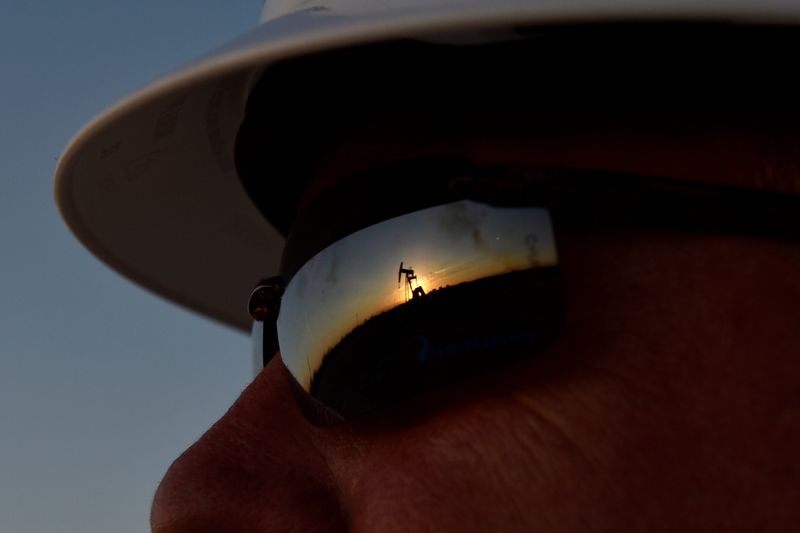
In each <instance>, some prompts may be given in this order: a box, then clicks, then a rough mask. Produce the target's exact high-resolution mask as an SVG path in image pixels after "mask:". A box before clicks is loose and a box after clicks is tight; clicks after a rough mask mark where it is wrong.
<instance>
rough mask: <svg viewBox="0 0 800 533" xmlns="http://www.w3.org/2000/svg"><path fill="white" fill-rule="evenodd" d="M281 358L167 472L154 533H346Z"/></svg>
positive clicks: (153, 521)
mask: <svg viewBox="0 0 800 533" xmlns="http://www.w3.org/2000/svg"><path fill="white" fill-rule="evenodd" d="M285 373H286V370H285V368H284V367H283V363H282V361H281V360H280V356H276V357H275V358H274V359H273V360H272V361H271V362H270V364H269V365H268V366H267V367H266V368H265V369H264V370H263V371H262V372H261V373H260V374H259V375H258V376H257V378H256V379H255V380H254V381H253V383H252V384H251V385H250V386H248V387H247V389H245V391H244V392H243V393H242V395H241V396H240V397H239V399H238V400H237V401H236V403H234V405H233V406H232V407H231V409H230V410H229V411H228V412H227V413H226V414H225V415H224V416H223V417H222V418H221V419H220V420H219V421H218V422H217V423H215V424H214V425H213V426H212V427H211V429H209V430H208V432H206V434H205V435H203V436H202V437H201V438H200V439H199V440H198V441H197V442H196V443H195V444H194V445H192V446H191V447H190V448H189V449H188V450H187V451H186V452H184V453H183V454H182V455H181V456H180V457H179V458H178V459H176V460H175V462H174V463H173V464H172V466H171V467H170V468H169V470H168V471H167V473H166V475H165V476H164V479H163V480H162V481H161V484H160V485H159V487H158V490H157V491H156V495H155V499H154V502H153V507H152V510H151V527H152V529H153V531H154V532H155V533H182V532H189V531H191V532H193V533H197V532H204V531H208V532H210V531H226V532H238V531H242V532H244V531H247V532H258V531H308V532H312V533H313V532H324V533H338V532H344V531H347V519H346V516H345V513H344V512H343V510H342V509H343V506H342V504H341V502H340V498H339V493H338V489H337V487H336V485H335V483H334V481H333V479H332V477H331V474H330V471H329V469H328V466H327V463H326V461H325V454H324V453H323V452H324V450H322V449H321V446H322V445H321V444H320V439H319V438H318V435H316V433H317V432H318V430H317V429H316V428H315V427H314V426H313V425H311V424H309V423H308V422H307V421H306V419H305V418H304V416H303V415H302V413H301V412H300V411H299V409H298V407H297V405H296V403H295V401H294V398H293V393H292V391H291V388H290V385H289V383H288V381H286V377H285Z"/></svg>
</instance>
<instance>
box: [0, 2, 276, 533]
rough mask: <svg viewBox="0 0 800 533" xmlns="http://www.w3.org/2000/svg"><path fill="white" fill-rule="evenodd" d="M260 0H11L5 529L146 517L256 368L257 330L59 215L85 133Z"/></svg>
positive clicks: (137, 524)
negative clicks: (133, 276) (110, 258)
mask: <svg viewBox="0 0 800 533" xmlns="http://www.w3.org/2000/svg"><path fill="white" fill-rule="evenodd" d="M260 9H261V1H260V0H234V1H232V2H212V1H209V0H192V1H188V0H174V1H171V2H162V1H157V0H137V1H136V2H108V1H101V0H78V1H69V2H64V1H55V0H46V1H31V0H4V1H3V3H2V9H0V72H2V76H0V146H1V147H2V149H0V246H2V248H0V250H2V252H0V276H1V277H0V280H1V281H0V284H1V285H0V288H1V289H2V292H0V294H2V298H0V427H2V433H0V531H9V532H15V533H25V532H31V533H33V532H35V533H42V532H48V531H53V532H59V533H69V532H76V533H77V532H80V533H88V532H98V533H100V532H102V533H105V532H109V531H113V532H116V533H127V532H143V531H148V523H147V519H148V512H149V505H150V500H151V498H152V495H153V491H154V490H155V487H156V484H157V483H158V481H159V479H160V477H161V475H162V473H163V472H164V471H165V469H166V468H167V466H168V465H169V463H170V462H171V461H172V460H173V459H174V458H175V457H176V456H177V455H178V454H179V453H180V452H181V451H182V450H183V449H184V448H185V447H186V446H187V445H189V444H190V443H191V442H192V441H193V440H194V439H196V438H197V437H198V436H199V435H200V434H201V433H202V432H203V431H205V429H207V428H208V426H209V425H210V424H211V423H212V422H213V421H214V420H215V419H216V418H218V417H219V416H220V415H221V414H222V413H223V412H224V411H225V409H226V408H227V407H228V406H229V405H230V403H231V402H232V401H233V400H234V399H235V397H236V396H237V395H238V393H239V392H240V391H241V390H242V388H243V387H244V386H245V385H246V384H247V382H248V381H249V380H250V378H251V366H250V359H249V354H250V342H249V339H248V338H247V337H246V336H244V335H241V334H238V333H235V332H233V331H231V330H229V329H227V328H224V327H221V326H218V325H215V324H212V323H210V322H208V321H207V320H205V319H202V318H200V317H199V316H197V315H193V314H190V313H188V312H186V311H184V310H181V309H178V308H177V307H175V306H173V305H172V304H169V303H167V302H165V301H164V300H161V299H159V298H157V297H156V296H153V295H152V294H149V293H146V292H145V291H143V290H141V289H139V288H138V287H136V286H134V285H133V284H131V283H130V282H128V281H127V280H125V279H123V278H121V277H120V276H119V275H118V274H116V273H114V272H112V271H111V270H109V269H108V268H107V267H105V266H104V265H102V264H101V263H100V262H99V261H98V260H97V259H95V258H94V257H92V256H91V255H90V254H89V253H88V252H87V251H85V250H84V249H83V248H82V247H81V245H80V244H79V243H78V242H77V240H75V239H74V238H73V237H72V235H71V234H70V233H69V232H68V230H67V229H66V227H65V226H64V224H63V223H62V222H61V220H60V218H59V215H58V212H57V210H56V207H55V205H54V202H53V193H52V174H53V170H54V168H55V164H56V161H57V158H58V156H59V154H60V153H61V151H62V150H63V148H64V147H65V145H66V144H67V142H68V141H69V139H70V138H71V137H72V135H73V134H74V133H75V132H76V131H77V130H78V129H79V128H80V127H81V126H83V124H84V123H86V122H87V121H88V120H89V119H90V118H92V116H94V115H95V114H96V113H98V112H99V111H101V110H102V109H103V108H105V107H106V106H108V105H110V104H112V103H113V102H115V101H116V100H118V99H119V98H122V97H124V96H125V95H126V94H128V93H129V92H131V91H133V90H134V89H137V88H139V87H140V86H142V85H143V84H145V83H147V82H148V81H150V80H153V79H155V78H157V77H158V76H160V75H162V74H164V73H167V72H168V71H170V70H172V69H175V68H177V67H179V66H181V65H182V64H184V63H186V62H188V61H190V60H191V59H193V58H194V57H196V56H199V55H202V54H204V53H205V52H206V51H208V50H210V49H212V48H214V47H215V46H217V45H219V44H222V43H224V42H225V41H226V40H228V39H231V38H233V37H235V36H236V35H238V34H239V33H241V32H243V31H245V30H246V29H248V28H251V27H253V26H255V25H256V24H257V22H258V17H259V11H260Z"/></svg>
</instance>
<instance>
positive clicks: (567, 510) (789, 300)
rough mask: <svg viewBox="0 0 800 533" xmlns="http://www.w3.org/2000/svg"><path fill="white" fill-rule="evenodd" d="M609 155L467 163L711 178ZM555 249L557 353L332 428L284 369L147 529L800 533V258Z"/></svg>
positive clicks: (207, 442)
mask: <svg viewBox="0 0 800 533" xmlns="http://www.w3.org/2000/svg"><path fill="white" fill-rule="evenodd" d="M656 141H658V142H656ZM684 141H685V139H684ZM604 142H608V141H607V140H606V141H603V140H598V141H597V142H596V143H593V144H592V145H591V146H589V145H583V148H584V149H583V150H579V149H576V145H575V144H574V143H573V144H565V145H564V147H563V150H561V152H559V150H558V149H554V147H552V146H550V147H547V148H546V149H545V148H536V147H531V146H524V145H518V146H516V147H512V148H509V146H510V144H505V145H504V146H503V147H501V148H500V149H498V147H497V146H496V145H492V143H487V144H486V145H485V146H480V147H476V146H472V147H470V150H472V151H473V152H474V153H478V154H483V156H482V157H486V158H490V159H491V158H497V159H503V160H515V161H517V162H518V161H519V160H522V159H524V160H525V161H526V162H530V163H537V162H546V163H550V164H553V163H562V164H570V163H572V164H576V163H578V164H582V165H585V166H587V167H590V168H591V166H592V165H591V164H590V163H591V161H589V158H591V157H596V158H597V157H599V156H598V154H602V157H601V159H602V162H601V165H602V166H603V167H606V168H615V165H614V160H615V158H616V159H617V163H618V165H616V166H624V165H622V163H623V162H626V163H625V164H626V165H628V166H630V165H633V166H634V167H636V168H628V170H635V171H639V172H642V173H651V174H659V170H662V169H664V168H668V169H671V171H672V172H673V174H674V175H675V176H678V177H682V178H686V177H689V178H691V177H692V176H691V175H690V174H691V173H692V172H693V170H692V169H695V170H694V172H699V170H697V169H698V165H692V164H690V163H691V159H692V156H693V154H692V153H691V150H684V151H681V148H680V147H677V146H673V147H672V148H673V149H672V150H669V149H665V146H664V143H663V139H654V140H653V142H652V143H650V144H649V143H648V140H647V139H646V138H639V139H638V141H637V142H638V143H639V144H638V145H637V146H636V150H633V151H631V145H630V144H629V145H628V146H627V147H626V148H627V153H626V152H625V151H623V150H619V151H618V153H617V152H614V150H613V149H612V148H610V147H609V146H607V145H606V146H605V149H603V146H602V145H603V143H604ZM685 144H686V146H691V142H686V143H685ZM356 145H357V146H362V147H363V143H356ZM343 151H344V152H346V150H343ZM501 152H502V154H501V155H497V154H499V153H501ZM512 152H513V153H512ZM631 152H634V153H635V154H636V156H635V157H633V158H631V157H630V154H631ZM487 154H491V155H487ZM659 154H660V155H659ZM645 155H650V156H651V157H645ZM737 158H738V160H739V161H737ZM747 158H754V159H755V156H754V154H752V153H744V151H742V153H740V154H736V153H731V154H730V156H729V157H726V158H723V159H724V161H722V159H720V161H722V162H718V163H717V164H716V167H714V165H711V168H709V167H708V166H706V167H705V168H702V169H700V170H702V172H704V173H708V172H713V175H714V177H715V178H716V179H717V180H718V181H729V182H731V183H738V184H741V180H742V179H748V178H747V177H745V178H742V173H741V172H739V170H740V169H741V164H740V163H742V161H743V160H745V159H747ZM344 159H345V160H347V158H344ZM631 161H633V162H634V163H631ZM637 161H638V163H636V162H637ZM637 165H638V166H637ZM338 166H339V165H338V164H337V165H334V166H332V167H330V168H328V172H331V173H334V174H335V172H334V171H333V170H331V169H332V168H338ZM754 172H756V171H754ZM322 174H323V175H324V174H325V172H322ZM329 176H330V174H329ZM752 177H753V179H755V180H758V179H759V176H757V175H755V174H753V175H752ZM762 177H763V176H762ZM697 179H702V176H697ZM781 179H787V180H791V179H797V176H788V175H787V176H783V177H782V178H781ZM557 244H558V253H559V263H560V266H561V269H562V273H563V276H564V283H565V291H566V293H565V313H566V314H565V326H564V333H563V335H562V336H561V337H560V338H559V339H558V340H557V341H556V342H555V343H554V344H553V345H552V346H551V347H550V348H549V349H548V350H547V351H546V352H545V353H543V354H539V355H538V356H537V357H536V358H533V359H530V360H527V361H522V362H519V363H515V364H514V365H511V366H507V367H505V368H502V369H499V370H497V371H495V372H492V373H489V374H487V375H486V376H482V377H480V378H478V379H474V380H470V381H469V382H464V383H460V384H454V385H451V386H447V387H443V388H441V389H438V390H436V391H431V392H428V393H425V394H423V395H422V396H421V397H418V398H416V399H415V400H413V401H412V402H410V403H409V405H407V406H405V408H404V409H403V412H402V416H395V415H396V413H395V414H394V415H393V416H380V415H372V416H369V417H363V418H358V419H354V420H351V421H348V422H345V423H342V424H339V425H336V426H332V427H325V428H321V427H317V426H315V425H313V424H311V423H309V422H308V421H307V420H306V419H305V418H304V416H303V415H302V413H301V411H300V409H299V408H298V406H297V403H296V400H295V397H294V395H293V393H292V390H291V387H290V384H289V381H288V376H287V374H286V370H285V368H284V366H283V363H282V362H281V360H280V357H276V358H275V359H273V361H272V362H271V363H270V364H269V365H268V366H267V367H266V368H265V369H264V370H263V371H262V372H261V373H260V374H259V375H258V377H257V378H256V379H255V381H254V382H253V383H252V384H251V385H250V386H249V387H248V388H247V389H246V390H245V391H244V393H243V394H242V396H241V397H240V398H239V400H238V401H237V402H236V403H235V404H234V405H233V407H232V408H231V409H230V410H229V411H228V413H227V414H226V415H225V416H224V417H223V418H222V419H221V420H220V421H219V422H218V423H217V424H215V425H214V426H213V427H212V428H211V429H210V430H209V431H208V432H207V433H206V434H205V435H204V436H203V437H202V438H201V439H200V440H199V441H198V442H197V443H196V444H195V445H193V446H192V447H191V448H190V449H189V450H188V451H187V452H186V453H184V454H183V455H182V456H181V457H180V458H179V459H178V460H177V461H176V462H175V463H174V464H173V466H172V467H171V468H170V470H169V471H168V473H167V474H166V476H165V478H164V480H163V482H162V484H161V486H160V487H159V489H158V492H157V494H156V499H155V502H154V506H153V514H152V525H153V529H154V530H155V531H156V532H157V533H177V532H183V531H192V532H203V531H248V532H252V531H304V532H306V531H309V532H310V531H350V530H352V531H370V532H371V531H376V532H392V531H398V532H399V531H402V532H406V531H451V530H452V531H464V532H472V531H474V532H484V531H503V532H514V531H618V530H623V531H624V530H643V531H686V530H688V531H754V530H758V531H788V530H791V529H792V528H793V527H795V526H796V524H797V523H798V522H799V521H800V510H798V507H797V505H796V503H797V502H798V501H800V467H798V463H797V461H796V450H797V449H800V395H798V390H799V389H798V387H799V386H800V364H798V363H797V354H798V353H799V352H800V328H798V327H797V318H798V316H800V313H798V311H797V302H798V301H800V276H798V275H797V273H798V271H799V270H800V246H798V245H797V244H796V243H793V242H788V241H782V240H778V239H769V238H763V237H760V238H757V237H749V236H744V235H715V234H701V233H685V232H684V233H680V232H669V231H666V230H665V231H659V232H654V231H652V230H644V229H637V228H628V229H624V230H613V231H612V230H609V231H607V232H602V233H593V234H592V235H591V237H589V236H588V235H585V234H582V233H581V232H579V231H574V232H570V233H566V234H563V233H562V234H559V235H558V242H557Z"/></svg>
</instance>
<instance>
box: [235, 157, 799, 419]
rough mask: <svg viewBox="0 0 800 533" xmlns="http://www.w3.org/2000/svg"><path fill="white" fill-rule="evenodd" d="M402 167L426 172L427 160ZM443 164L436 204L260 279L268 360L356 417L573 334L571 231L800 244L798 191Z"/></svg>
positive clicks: (255, 301)
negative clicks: (567, 292) (565, 330)
mask: <svg viewBox="0 0 800 533" xmlns="http://www.w3.org/2000/svg"><path fill="white" fill-rule="evenodd" d="M397 172H398V169H397V168H393V169H391V170H387V169H377V170H372V171H371V172H370V175H369V176H368V177H367V179H359V180H355V183H356V184H358V185H357V187H360V186H362V185H363V184H365V183H373V184H374V183H385V181H386V177H387V175H390V174H393V173H395V174H396V173H397ZM399 172H400V173H401V174H404V173H407V172H410V174H408V175H407V176H408V178H409V179H413V180H416V179H417V177H418V176H420V175H421V176H424V177H427V178H431V176H430V175H427V176H426V174H430V166H428V167H427V170H426V169H424V168H417V169H414V168H408V167H406V168H403V169H401V170H400V171H399ZM436 172H437V174H438V175H439V178H438V179H425V180H419V181H418V183H436V184H444V185H443V187H441V188H440V189H439V190H438V191H439V192H437V193H435V194H430V195H429V197H432V198H435V199H436V202H437V204H436V205H430V206H427V207H423V208H420V209H413V210H411V211H410V212H404V213H402V214H396V213H393V214H394V215H395V216H390V217H388V218H385V219H384V220H380V221H378V222H374V219H375V218H376V217H375V216H374V215H370V216H369V217H367V220H369V222H370V223H369V224H366V225H364V226H363V227H360V229H357V230H355V231H352V226H353V224H351V223H345V224H343V225H344V226H345V227H346V229H345V230H341V231H340V232H339V233H342V232H345V231H346V232H347V233H346V235H344V236H341V237H339V238H335V240H333V241H332V242H330V243H325V245H324V246H322V245H317V246H316V247H311V248H310V250H311V252H309V251H308V250H306V253H305V255H307V256H309V257H308V258H304V259H303V260H302V261H295V262H297V263H298V266H296V267H293V268H291V269H290V270H291V271H292V272H291V275H290V276H288V275H287V276H284V277H276V278H271V279H269V280H264V281H263V282H262V283H260V284H259V285H258V286H257V287H256V289H255V290H254V291H253V293H252V294H251V297H250V304H249V310H250V313H251V315H252V316H253V317H254V319H255V322H254V328H253V336H254V348H255V350H254V361H255V362H256V366H257V367H258V368H260V367H263V366H264V365H266V363H267V362H269V360H270V359H271V358H272V357H273V356H274V354H275V353H277V352H278V351H280V353H281V358H282V360H283V362H284V364H285V366H286V368H287V369H288V370H289V372H290V373H291V375H292V377H293V381H294V382H295V384H296V385H297V387H296V388H297V389H298V390H299V391H300V392H301V394H304V395H307V396H309V397H310V398H311V399H312V401H314V402H319V403H321V404H323V405H324V406H325V407H327V408H328V409H329V410H332V411H333V412H335V413H336V414H337V415H338V416H340V417H341V418H342V419H347V418H351V417H353V416H357V415H359V414H362V413H366V412H370V411H374V410H376V409H380V408H382V407H385V406H389V405H392V404H395V403H397V402H398V401H401V400H403V399H406V398H410V397H413V396H415V395H417V394H419V393H420V392H422V391H425V390H428V389H431V388H435V387H438V386H441V385H442V384H446V383H451V382H453V381H457V380H461V379H465V378H469V377H470V376H474V375H476V374H483V373H485V372H487V371H489V370H490V369H492V368H494V367H497V366H498V365H501V364H503V363H506V362H509V361H514V360H518V359H519V358H525V357H532V356H535V354H538V353H542V352H543V351H545V350H546V349H547V347H548V346H550V345H551V344H552V343H553V342H555V341H556V340H557V339H558V337H559V334H560V333H561V331H562V323H563V316H564V303H563V300H564V298H563V288H564V283H565V281H564V280H563V278H562V276H561V272H560V268H559V257H558V247H557V244H558V238H559V235H560V234H562V233H564V232H570V231H581V232H584V233H585V232H590V233H591V232H602V231H608V230H614V229H619V228H625V227H637V228H651V229H653V230H664V229H667V230H670V231H684V232H719V233H736V234H741V233H745V234H758V235H770V236H773V237H778V238H795V237H796V236H797V234H798V229H800V228H798V221H800V217H798V216H797V215H798V213H800V210H798V209H800V200H798V197H796V196H794V195H790V194H786V193H779V192H771V191H755V190H751V189H741V188H734V187H727V186H718V185H709V184H701V183H696V182H686V181H677V180H667V179H662V178H653V177H645V176H631V175H622V174H616V173H607V172H596V171H586V170H571V169H552V168H547V169H541V168H512V167H498V166H489V165H470V164H464V163H457V164H455V165H452V166H450V167H449V168H448V169H447V171H446V172H442V167H441V165H440V166H438V167H437V171H436ZM362 178H364V177H363V176H362ZM381 180H383V181H381ZM434 188H435V187H434ZM442 191H444V192H443V193H442ZM360 198H363V196H362V197H360ZM373 203H375V204H377V203H379V202H378V201H377V200H373ZM339 205H351V206H352V200H351V203H350V204H344V203H339ZM350 209H353V210H355V211H357V210H358V207H351V208H350ZM395 211H397V210H395ZM401 211H402V210H401ZM341 218H348V217H347V216H344V215H343V216H342V217H341ZM330 220H331V221H332V222H331V225H332V226H336V225H337V222H336V218H335V217H333V218H331V219H330ZM332 235H337V233H336V232H334V233H332ZM291 239H292V236H291V235H290V237H289V240H291ZM306 240H307V239H306ZM328 240H331V238H330V237H328ZM287 247H288V244H287ZM312 252H313V253H312ZM285 279H288V280H289V281H288V283H287V282H286V281H284V280H285Z"/></svg>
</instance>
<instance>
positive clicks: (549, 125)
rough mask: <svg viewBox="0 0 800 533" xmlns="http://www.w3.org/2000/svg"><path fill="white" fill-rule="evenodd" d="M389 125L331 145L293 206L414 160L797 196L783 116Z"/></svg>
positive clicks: (521, 117)
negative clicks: (368, 172) (367, 173)
mask: <svg viewBox="0 0 800 533" xmlns="http://www.w3.org/2000/svg"><path fill="white" fill-rule="evenodd" d="M424 113H425V110H424V109H423V110H420V114H424ZM397 118H398V120H397V121H389V122H386V121H385V119H386V117H385V116H383V117H382V119H383V120H384V121H382V122H376V123H372V124H369V125H365V126H364V127H363V128H361V129H355V130H351V131H349V132H348V133H347V134H346V135H343V136H341V137H340V138H338V139H337V140H336V142H335V143H333V144H332V145H331V146H330V148H329V149H328V150H327V151H326V153H325V156H324V157H323V158H322V159H321V161H320V163H319V166H318V167H317V169H316V171H315V172H314V173H313V174H312V178H311V179H310V180H309V182H308V184H307V186H306V187H305V189H304V191H303V194H302V195H301V196H300V199H299V203H298V208H299V209H300V210H302V209H303V208H304V207H305V206H307V205H308V204H309V202H312V201H313V199H314V198H316V197H317V196H319V195H320V194H322V193H324V192H325V191H327V190H329V189H330V188H335V187H337V186H338V185H340V184H341V182H342V181H344V180H347V179H348V177H349V176H352V175H354V174H357V173H359V172H362V171H364V170H365V169H369V168H371V167H379V166H382V165H387V164H392V163H393V162H398V161H408V160H415V159H416V160H426V159H427V160H435V159H452V160H464V161H470V162H472V163H477V164H492V165H497V164H499V165H513V166H523V167H524V166H530V167H561V168H574V169H585V170H602V171H611V172H615V171H616V172H620V173H625V174H638V175H646V176H653V177H663V178H672V179H677V180H688V181H694V182H698V183H709V184H717V185H726V186H733V187H743V188H753V189H757V190H771V191H778V192H787V193H800V151H798V150H797V149H796V147H797V146H798V145H800V131H798V128H797V118H798V117H797V113H796V112H795V111H794V110H791V109H780V110H766V111H764V110H762V111H758V112H754V111H743V110H737V109H736V108H735V107H734V106H730V107H729V108H714V109H713V110H709V109H708V108H703V107H698V106H696V105H685V106H681V105H652V106H645V105H628V106H623V105H583V106H580V107H579V108H577V109H576V108H574V107H571V106H563V105H562V106H558V105H555V106H549V108H548V109H546V110H541V109H522V108H517V109H514V110H512V111H511V112H509V111H508V110H504V111H501V112H498V113H497V114H496V115H493V116H491V117H488V118H486V120H483V121H482V120H479V119H475V120H473V121H472V122H471V124H470V125H469V126H465V125H464V124H463V123H458V124H456V125H455V126H454V127H452V128H449V127H442V126H441V125H438V126H434V127H430V125H429V124H426V123H425V121H424V120H421V119H420V118H419V117H414V116H412V115H406V116H404V117H397ZM408 180H409V182H414V180H415V176H413V175H409V176H408ZM376 201H379V199H376Z"/></svg>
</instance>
